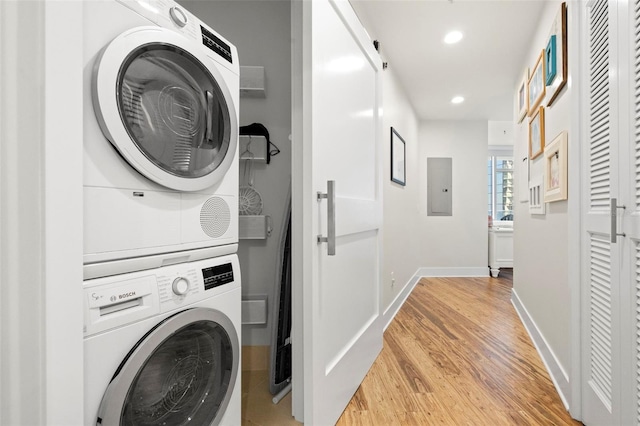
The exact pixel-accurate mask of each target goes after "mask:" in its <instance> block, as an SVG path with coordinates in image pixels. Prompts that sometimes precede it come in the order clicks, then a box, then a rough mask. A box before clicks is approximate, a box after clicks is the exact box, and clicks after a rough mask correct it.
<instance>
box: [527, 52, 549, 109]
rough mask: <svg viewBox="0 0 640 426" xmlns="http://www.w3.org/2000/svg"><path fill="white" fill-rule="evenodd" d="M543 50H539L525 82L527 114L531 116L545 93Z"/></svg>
mask: <svg viewBox="0 0 640 426" xmlns="http://www.w3.org/2000/svg"><path fill="white" fill-rule="evenodd" d="M544 62H545V61H544V50H543V51H541V52H540V55H539V56H538V60H537V61H536V66H535V67H533V71H532V72H531V76H530V77H529V82H528V84H527V90H528V93H529V97H528V99H529V106H528V109H529V116H532V115H533V114H534V113H535V112H536V108H537V107H538V105H540V102H542V99H544V94H545V78H544V71H545V66H544Z"/></svg>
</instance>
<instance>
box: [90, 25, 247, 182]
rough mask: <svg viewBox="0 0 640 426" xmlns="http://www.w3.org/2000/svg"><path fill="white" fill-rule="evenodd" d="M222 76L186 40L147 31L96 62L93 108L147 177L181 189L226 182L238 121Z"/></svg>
mask: <svg viewBox="0 0 640 426" xmlns="http://www.w3.org/2000/svg"><path fill="white" fill-rule="evenodd" d="M223 73H229V70H227V69H226V68H224V67H222V66H221V65H218V64H217V63H216V62H215V61H214V60H212V59H211V58H210V57H209V56H207V54H206V53H205V51H204V50H203V49H202V48H201V46H198V45H197V44H196V43H194V42H192V41H191V40H189V39H187V38H185V37H183V36H182V35H180V34H178V33H175V32H173V31H169V30H166V29H162V28H158V27H143V28H136V29H134V30H130V31H127V32H125V33H123V34H121V35H120V36H118V37H116V38H115V39H114V40H113V41H112V42H111V43H110V44H109V45H108V46H107V47H106V48H105V49H104V50H103V51H102V53H101V56H100V57H99V58H98V60H97V61H96V66H95V69H94V78H93V104H94V110H95V112H96V116H97V118H98V121H99V123H100V126H101V128H102V131H103V133H104V134H105V136H106V137H107V139H109V141H111V143H112V144H113V145H114V146H115V147H116V149H117V150H118V151H119V152H120V154H121V155H122V156H123V157H124V158H125V159H126V160H127V162H128V163H129V164H130V165H131V166H132V167H134V168H135V169H136V170H138V172H140V173H142V174H143V175H144V176H146V177H147V178H149V179H151V180H153V181H155V182H156V183H158V184H160V185H163V186H165V187H168V188H171V189H176V190H180V191H199V190H202V189H205V188H208V187H209V186H211V185H214V184H215V183H217V182H218V181H220V180H221V179H222V178H223V177H224V174H225V173H226V172H227V170H228V169H229V167H230V166H231V163H232V160H233V157H234V155H235V152H236V145H237V137H238V120H237V116H236V108H235V105H234V103H233V98H232V95H231V92H230V89H229V87H228V86H227V84H226V82H225V79H224V76H223Z"/></svg>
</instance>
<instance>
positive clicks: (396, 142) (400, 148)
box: [391, 127, 407, 186]
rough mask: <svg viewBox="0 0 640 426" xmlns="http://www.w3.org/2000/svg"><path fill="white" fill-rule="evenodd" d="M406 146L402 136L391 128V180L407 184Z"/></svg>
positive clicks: (403, 184)
mask: <svg viewBox="0 0 640 426" xmlns="http://www.w3.org/2000/svg"><path fill="white" fill-rule="evenodd" d="M405 163H406V147H405V142H404V139H402V136H400V134H399V133H398V132H397V131H396V129H394V128H393V127H392V128H391V180H392V181H393V182H395V183H397V184H400V185H402V186H405V185H406V184H407V178H406V165H405Z"/></svg>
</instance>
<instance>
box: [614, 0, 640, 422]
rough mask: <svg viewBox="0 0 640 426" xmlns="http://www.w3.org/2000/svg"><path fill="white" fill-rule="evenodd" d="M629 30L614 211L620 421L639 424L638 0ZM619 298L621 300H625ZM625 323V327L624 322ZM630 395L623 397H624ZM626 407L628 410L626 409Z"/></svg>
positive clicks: (632, 4)
mask: <svg viewBox="0 0 640 426" xmlns="http://www.w3.org/2000/svg"><path fill="white" fill-rule="evenodd" d="M629 8H630V10H629V12H628V13H626V14H625V15H626V16H629V20H628V22H629V29H630V31H627V34H628V35H627V40H628V43H629V44H628V48H626V49H625V50H626V51H627V52H628V57H629V59H628V61H626V62H627V63H628V67H629V69H630V73H629V75H630V79H629V87H628V88H625V89H626V90H625V93H629V99H628V100H627V102H626V104H627V105H628V107H629V109H628V110H629V114H628V115H627V116H628V117H629V121H630V122H629V123H622V124H621V128H624V129H630V131H629V132H625V133H626V135H625V138H624V140H622V141H621V142H622V143H621V147H620V158H621V163H622V164H621V167H620V173H621V179H620V190H621V196H620V198H621V199H620V204H622V205H624V206H625V207H626V208H625V209H624V210H619V211H618V212H617V217H618V227H617V228H618V232H619V233H624V234H625V236H623V237H618V244H619V245H620V248H621V251H622V259H621V263H622V277H621V283H624V284H623V285H626V286H628V289H627V290H626V291H625V296H626V295H628V298H626V297H625V298H626V299H628V301H629V303H630V306H629V310H628V312H629V314H628V316H627V317H623V324H624V325H625V326H624V327H623V332H624V334H625V336H626V337H627V338H626V339H625V342H629V345H630V346H631V347H629V348H628V349H627V348H626V347H624V346H623V353H629V354H632V355H633V356H632V359H631V360H629V363H628V365H629V366H630V367H629V368H630V369H632V371H633V374H627V375H625V374H624V373H623V376H627V377H629V378H630V379H632V380H630V383H629V384H628V387H626V388H624V389H623V407H625V409H624V412H623V422H624V423H626V424H640V375H639V374H640V0H632V1H630V2H629ZM625 298H623V300H624V299H625ZM627 324H628V325H629V327H628V328H627V327H626V325H627ZM627 395H629V396H630V398H629V399H627V398H626V396H627ZM627 407H628V409H627Z"/></svg>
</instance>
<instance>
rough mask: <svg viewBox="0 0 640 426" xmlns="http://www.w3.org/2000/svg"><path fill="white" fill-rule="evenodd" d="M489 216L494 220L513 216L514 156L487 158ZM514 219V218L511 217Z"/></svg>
mask: <svg viewBox="0 0 640 426" xmlns="http://www.w3.org/2000/svg"><path fill="white" fill-rule="evenodd" d="M487 181H488V191H487V194H488V197H489V198H488V216H489V217H491V218H492V219H493V220H494V221H495V220H501V219H503V218H505V217H506V216H508V215H512V216H511V217H513V158H512V157H503V156H491V157H489V159H488V160H487ZM511 220H513V218H512V219H511Z"/></svg>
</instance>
